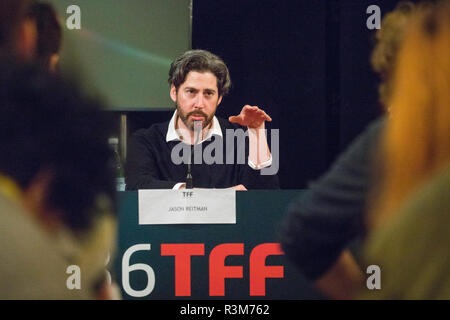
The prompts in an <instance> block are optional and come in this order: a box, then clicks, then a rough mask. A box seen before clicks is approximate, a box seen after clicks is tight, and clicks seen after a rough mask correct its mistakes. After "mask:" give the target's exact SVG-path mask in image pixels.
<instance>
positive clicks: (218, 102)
mask: <svg viewBox="0 0 450 320" xmlns="http://www.w3.org/2000/svg"><path fill="white" fill-rule="evenodd" d="M222 98H223V96H219V101H217V106H219V104H220V103H221V102H222Z"/></svg>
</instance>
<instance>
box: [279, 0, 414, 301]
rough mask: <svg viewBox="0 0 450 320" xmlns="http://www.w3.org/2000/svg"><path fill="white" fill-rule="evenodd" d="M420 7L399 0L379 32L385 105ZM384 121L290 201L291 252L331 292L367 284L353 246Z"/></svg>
mask: <svg viewBox="0 0 450 320" xmlns="http://www.w3.org/2000/svg"><path fill="white" fill-rule="evenodd" d="M420 6H422V5H420ZM417 7H418V6H416V5H414V4H413V3H411V2H400V3H399V4H398V5H397V7H396V8H395V10H393V11H392V12H390V13H388V14H386V16H385V17H384V18H383V20H382V23H381V29H380V30H378V31H377V33H376V44H375V47H374V49H373V52H372V56H371V63H372V68H373V69H374V70H375V71H376V72H377V73H378V74H379V75H380V77H381V80H382V81H381V84H380V87H379V90H380V92H379V93H380V95H379V99H380V102H381V103H382V104H383V107H385V108H386V109H388V104H387V102H388V101H389V99H390V96H391V92H392V81H393V79H392V73H393V70H394V69H395V65H396V62H397V56H398V52H399V48H400V46H401V43H402V40H403V35H404V32H405V30H406V29H407V25H408V22H409V20H410V18H411V16H412V15H413V13H414V12H415V11H416V10H417ZM384 122H385V118H384V117H383V118H380V119H377V120H375V121H374V122H373V123H372V124H371V125H370V126H369V127H368V128H367V129H366V130H365V132H363V133H362V134H361V135H360V136H359V137H357V138H356V139H355V141H354V142H353V143H352V144H351V145H350V146H349V147H348V148H347V150H346V151H345V152H344V153H342V154H341V155H340V156H339V158H338V159H337V160H336V161H335V163H334V164H333V165H332V166H331V168H330V169H329V171H328V172H326V173H325V174H324V175H323V176H322V177H320V178H319V179H318V180H317V181H316V182H314V183H313V184H311V186H310V187H309V190H308V191H307V192H306V193H305V194H304V195H302V196H301V197H299V198H298V199H296V200H295V201H294V202H293V203H292V204H291V205H290V207H289V209H288V211H289V215H288V218H287V219H286V221H285V222H284V225H283V229H282V237H283V239H282V241H281V242H282V246H283V250H284V251H285V253H286V255H287V257H288V258H290V259H291V260H292V261H293V262H294V263H295V264H296V265H297V266H298V267H299V269H300V270H301V271H302V273H303V274H304V275H305V276H306V277H307V278H308V279H310V280H312V281H314V282H315V284H316V286H317V287H318V288H319V289H320V290H321V291H322V292H323V293H324V294H325V295H326V296H327V297H330V298H338V299H345V298H352V297H353V296H354V293H355V291H356V290H358V289H359V288H360V287H361V286H363V285H364V276H363V273H362V271H361V269H360V267H359V265H358V264H357V262H356V261H355V258H354V257H353V255H352V253H351V252H350V250H349V249H348V247H349V245H350V244H352V242H355V240H358V239H360V238H363V237H364V235H365V224H364V220H365V213H366V203H367V200H368V196H369V190H370V189H371V187H372V186H373V184H374V180H375V178H376V177H374V176H372V173H371V171H372V170H371V169H372V162H373V158H374V156H375V154H376V150H377V146H378V141H379V136H380V133H381V132H382V130H383V126H384Z"/></svg>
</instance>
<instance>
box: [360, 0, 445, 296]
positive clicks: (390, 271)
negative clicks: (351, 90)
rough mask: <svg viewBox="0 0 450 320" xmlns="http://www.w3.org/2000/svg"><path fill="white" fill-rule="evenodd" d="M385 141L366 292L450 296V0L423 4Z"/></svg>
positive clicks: (402, 63)
mask: <svg viewBox="0 0 450 320" xmlns="http://www.w3.org/2000/svg"><path fill="white" fill-rule="evenodd" d="M394 78H395V80H394V81H395V82H394V88H395V90H394V92H393V96H392V100H391V102H390V110H391V117H390V118H389V120H388V122H387V124H386V131H385V133H384V135H383V140H382V145H381V153H380V154H381V159H380V160H381V163H382V172H383V179H382V181H381V183H380V184H379V186H378V188H377V189H376V190H374V197H373V201H372V205H371V214H370V215H369V228H370V229H372V230H373V232H372V233H371V234H370V237H369V241H368V244H367V247H366V263H367V264H373V265H378V266H379V267H380V269H381V290H373V291H369V290H366V291H365V292H363V294H362V297H363V298H377V299H450V197H449V191H450V1H442V2H441V3H440V4H438V5H437V6H435V7H430V8H428V9H426V10H424V11H422V12H419V13H418V14H417V16H416V17H415V18H414V20H413V23H412V25H411V28H410V29H408V33H407V35H406V38H405V42H404V46H403V48H402V49H401V52H400V54H399V62H398V68H396V72H395V76H394Z"/></svg>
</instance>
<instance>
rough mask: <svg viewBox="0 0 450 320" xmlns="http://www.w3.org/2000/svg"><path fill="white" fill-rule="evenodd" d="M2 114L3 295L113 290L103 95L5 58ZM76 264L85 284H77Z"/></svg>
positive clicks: (0, 74)
mask: <svg viewBox="0 0 450 320" xmlns="http://www.w3.org/2000/svg"><path fill="white" fill-rule="evenodd" d="M0 114H1V116H0V261H1V262H0V299H91V298H109V297H112V296H111V294H112V292H113V291H111V290H110V289H112V287H111V286H110V285H109V284H108V281H107V278H108V276H107V273H106V270H105V264H106V262H105V261H106V260H107V258H108V255H109V254H112V253H113V249H114V246H113V243H114V240H115V232H116V222H115V216H114V213H115V201H114V198H115V188H114V172H113V166H112V163H113V154H112V150H110V148H109V146H108V144H107V140H108V136H109V134H110V133H111V132H110V131H111V130H110V128H109V124H108V122H107V121H106V119H105V118H104V116H103V115H102V111H101V105H99V104H98V103H97V102H95V101H93V100H89V99H87V98H85V97H83V95H82V94H81V93H80V92H79V91H78V90H77V89H75V88H74V86H73V85H71V84H70V83H66V82H65V81H63V80H60V79H58V78H56V77H53V76H50V75H49V74H46V73H41V71H38V70H37V67H29V66H22V67H18V66H14V64H13V63H8V64H6V63H5V62H2V61H0ZM74 265H75V266H78V267H79V268H80V271H81V273H80V276H81V277H80V280H81V288H80V289H73V288H72V290H70V286H68V284H67V282H68V281H69V277H70V275H71V274H70V273H66V272H67V270H68V267H70V266H74ZM69 282H70V281H69Z"/></svg>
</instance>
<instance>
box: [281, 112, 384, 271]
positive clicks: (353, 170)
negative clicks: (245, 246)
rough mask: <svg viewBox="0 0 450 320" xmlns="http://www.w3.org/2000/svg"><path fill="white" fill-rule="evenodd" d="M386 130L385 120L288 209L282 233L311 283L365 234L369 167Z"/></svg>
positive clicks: (286, 248) (284, 244) (288, 250)
mask: <svg viewBox="0 0 450 320" xmlns="http://www.w3.org/2000/svg"><path fill="white" fill-rule="evenodd" d="M381 126H382V121H381V120H378V121H376V122H375V123H374V124H372V125H371V126H369V127H368V129H366V131H365V132H364V133H363V134H362V135H360V136H359V137H358V138H357V139H356V140H355V141H354V142H353V143H352V144H351V145H350V146H349V148H348V149H347V150H346V151H345V152H344V153H343V154H342V155H340V156H339V158H338V159H337V161H336V162H335V163H334V164H333V165H332V167H331V168H330V170H329V171H328V172H327V173H325V174H324V175H323V176H322V177H321V178H320V179H319V180H318V181H316V182H315V183H313V184H312V185H311V186H310V188H309V190H308V191H306V193H304V194H302V195H301V196H300V197H299V198H297V199H296V200H294V202H293V203H291V205H290V206H289V208H288V216H287V219H286V220H285V221H284V223H283V226H282V230H281V234H282V240H281V242H282V247H283V250H284V252H285V253H286V256H287V257H288V258H290V259H291V260H292V261H293V262H294V263H295V264H296V265H297V266H298V267H299V269H300V270H301V271H302V272H303V274H304V275H305V276H307V277H308V278H310V279H316V278H318V277H320V276H321V275H322V274H323V273H325V272H326V270H327V269H328V268H329V267H331V266H332V265H333V263H334V262H335V261H336V260H337V258H338V257H339V255H340V254H341V251H342V250H343V249H344V248H345V247H346V246H347V245H348V244H349V242H350V241H351V240H354V239H355V238H356V237H357V236H358V235H360V234H362V233H363V231H364V230H363V215H364V212H365V205H366V199H367V193H368V187H369V180H370V177H369V171H370V168H369V167H370V165H369V163H370V159H371V156H372V152H373V150H374V149H375V148H376V144H377V138H378V136H379V132H380V128H381Z"/></svg>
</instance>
